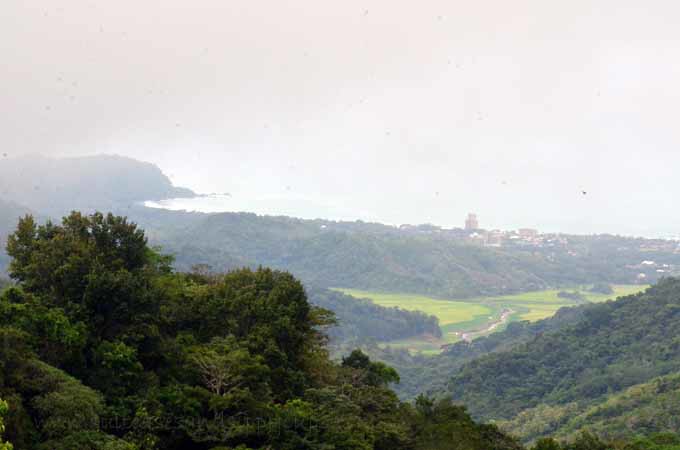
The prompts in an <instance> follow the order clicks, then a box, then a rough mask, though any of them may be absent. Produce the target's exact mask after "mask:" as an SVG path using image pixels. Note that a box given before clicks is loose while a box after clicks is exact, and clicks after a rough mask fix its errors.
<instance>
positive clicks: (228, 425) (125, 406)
mask: <svg viewBox="0 0 680 450" xmlns="http://www.w3.org/2000/svg"><path fill="white" fill-rule="evenodd" d="M7 251H8V253H9V255H10V256H11V257H12V262H11V264H10V270H9V272H10V275H11V276H12V278H13V279H14V280H15V281H16V282H17V286H16V287H10V288H9V289H8V290H6V291H5V292H4V293H3V294H2V296H1V297H0V334H1V335H2V340H3V342H4V343H5V344H7V345H4V346H2V349H1V351H0V364H1V367H2V375H3V376H2V377H1V378H0V396H1V397H2V398H3V399H4V400H5V401H7V404H8V406H9V409H8V411H7V414H6V416H5V425H6V430H5V438H6V439H7V440H8V441H9V442H12V443H13V444H14V446H15V448H17V449H51V450H52V449H64V450H66V449H74V448H78V449H107V450H112V449H174V448H176V449H180V448H181V449H206V450H207V449H217V448H239V449H246V448H253V449H255V448H263V449H264V448H277V449H291V450H292V449H304V448H309V449H331V448H337V449H370V448H376V449H388V448H389V449H400V448H403V449H421V448H422V449H429V448H441V446H442V445H445V444H442V443H443V442H449V441H450V440H451V439H454V440H455V442H458V443H459V444H457V445H459V447H458V448H461V449H463V448H465V449H468V448H469V449H480V450H483V449H484V450H486V449H499V450H501V449H519V448H520V446H519V444H517V442H516V441H515V440H513V439H511V438H509V437H507V436H505V435H503V434H502V433H500V432H499V431H498V430H497V429H496V428H495V427H493V426H487V425H477V424H475V423H474V422H472V420H471V419H470V418H469V416H468V415H467V414H466V413H465V410H464V408H462V407H460V406H456V405H453V404H452V403H451V402H450V401H445V400H442V401H437V402H435V401H432V400H429V399H427V398H425V397H422V398H421V399H419V401H418V402H416V404H415V405H413V406H412V405H409V404H404V403H400V402H399V401H398V399H397V397H396V395H395V394H394V393H393V392H392V391H391V390H390V389H389V387H388V384H389V383H393V382H396V381H398V375H397V373H396V372H395V371H394V370H393V369H391V368H389V367H388V366H386V365H384V364H382V363H378V362H372V361H371V360H369V359H368V357H366V355H364V354H363V353H361V352H359V351H355V352H352V353H351V354H350V355H349V356H347V357H345V358H344V359H343V360H342V362H341V363H340V364H336V363H333V362H331V361H330V360H329V359H328V357H327V353H326V350H325V342H326V337H325V336H324V334H323V332H322V331H323V330H324V329H325V328H326V327H328V326H329V325H331V324H332V322H333V317H332V314H331V313H330V312H328V311H326V310H323V309H320V308H318V307H313V306H311V305H310V304H309V302H308V301H307V296H306V292H305V290H304V288H303V287H302V285H301V284H300V282H299V281H297V280H296V279H295V278H293V277H292V276H291V275H289V274H287V273H283V272H277V271H272V270H269V269H258V270H256V271H252V270H249V269H244V270H239V271H234V272H231V273H228V274H226V275H210V274H202V273H196V272H195V273H176V272H174V271H173V269H172V266H171V263H172V259H171V258H170V257H167V256H163V255H161V254H160V253H158V252H156V251H154V250H153V249H151V248H150V247H149V246H148V245H147V243H146V238H145V236H144V233H143V232H142V231H141V230H139V229H138V228H137V227H136V226H135V225H134V224H132V223H130V222H128V221H127V220H126V219H124V218H122V217H116V216H113V215H107V216H104V215H101V214H94V215H92V216H85V215H81V214H79V213H73V214H71V215H70V216H68V217H66V218H64V220H63V222H62V223H61V224H59V225H57V224H53V223H50V222H48V223H46V224H44V225H38V224H37V223H36V222H35V220H34V219H33V218H32V217H30V216H29V217H26V218H24V219H22V220H21V221H20V222H19V225H18V227H17V229H16V231H15V232H14V233H13V234H12V235H11V236H10V238H9V240H8V244H7Z"/></svg>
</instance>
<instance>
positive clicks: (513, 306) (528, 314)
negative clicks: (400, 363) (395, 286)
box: [333, 285, 648, 355]
mask: <svg viewBox="0 0 680 450" xmlns="http://www.w3.org/2000/svg"><path fill="white" fill-rule="evenodd" d="M647 287H648V286H646V285H613V286H611V288H612V290H613V293H612V294H603V293H597V292H592V291H590V290H589V286H579V287H577V288H575V289H567V290H561V289H545V290H541V291H535V292H525V293H522V294H514V295H505V296H491V297H475V298H470V299H441V298H434V297H427V296H423V295H416V294H406V293H386V292H376V291H363V290H359V289H340V288H335V289H333V290H335V291H337V292H342V293H343V294H345V295H349V296H351V297H355V298H361V299H369V300H371V301H372V302H373V303H375V304H376V305H379V306H383V307H386V308H394V307H396V308H399V309H402V310H406V311H419V312H422V313H425V314H428V315H432V316H434V317H436V318H437V319H439V326H440V328H441V330H442V336H441V337H434V336H432V335H430V334H425V335H421V336H412V337H409V338H406V339H398V340H392V341H382V342H380V345H381V346H383V347H386V346H390V347H394V348H401V349H406V350H408V351H409V352H422V353H423V354H426V355H432V354H438V353H440V352H441V351H442V350H444V349H446V348H447V346H448V345H450V344H453V343H456V342H459V341H461V340H465V341H469V340H472V339H475V338H478V337H481V336H485V335H487V334H489V333H492V332H496V331H501V330H502V329H503V328H504V327H505V326H506V325H507V323H509V322H512V321H524V320H526V321H536V320H541V319H545V318H548V317H551V316H553V315H554V314H555V313H556V312H557V311H558V310H559V309H560V308H563V307H568V306H574V305H578V304H583V303H599V302H603V301H606V300H610V299H614V298H617V297H621V296H626V295H631V294H635V293H637V292H640V291H643V290H644V289H646V288H647ZM569 292H571V294H572V296H573V294H574V293H577V294H578V296H579V297H580V298H578V299H570V298H565V297H567V296H568V294H569ZM565 293H567V295H565Z"/></svg>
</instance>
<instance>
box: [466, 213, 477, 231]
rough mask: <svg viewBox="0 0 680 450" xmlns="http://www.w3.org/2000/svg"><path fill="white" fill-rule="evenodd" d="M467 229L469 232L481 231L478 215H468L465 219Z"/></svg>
mask: <svg viewBox="0 0 680 450" xmlns="http://www.w3.org/2000/svg"><path fill="white" fill-rule="evenodd" d="M465 229H466V230H468V231H472V230H479V222H478V221H477V214H472V213H470V214H468V216H467V219H465Z"/></svg>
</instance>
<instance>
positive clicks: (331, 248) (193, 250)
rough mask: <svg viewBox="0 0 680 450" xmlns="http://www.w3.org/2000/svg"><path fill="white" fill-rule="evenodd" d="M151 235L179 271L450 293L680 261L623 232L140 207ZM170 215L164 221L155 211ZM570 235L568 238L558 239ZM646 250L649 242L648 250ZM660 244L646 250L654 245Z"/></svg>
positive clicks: (650, 270)
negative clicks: (537, 234)
mask: <svg viewBox="0 0 680 450" xmlns="http://www.w3.org/2000/svg"><path fill="white" fill-rule="evenodd" d="M135 214H136V216H135V217H137V215H139V216H140V217H142V216H143V218H144V221H145V223H147V224H148V226H149V227H151V228H152V229H153V230H154V235H155V236H156V237H155V240H154V242H158V243H159V244H161V245H163V247H164V248H167V249H169V250H171V251H172V252H173V253H174V254H176V255H177V258H178V259H177V260H178V264H179V266H180V267H181V268H184V269H188V268H190V267H191V266H193V265H194V264H200V263H204V264H208V265H210V266H212V267H213V268H214V269H215V270H217V271H223V270H230V269H233V268H236V267H242V266H249V267H252V268H255V267H257V266H258V265H266V266H269V267H274V268H276V269H280V270H287V271H290V272H292V273H293V274H294V275H295V276H296V277H299V278H300V279H302V280H303V281H304V282H305V284H313V285H318V286H322V287H348V288H355V289H366V290H378V291H388V292H407V293H408V292H410V293H417V294H422V295H431V296H440V297H447V298H461V297H474V296H481V295H497V294H508V293H516V292H522V291H530V290H538V289H543V288H548V287H555V286H573V285H583V284H593V283H599V282H606V283H636V282H637V276H638V274H639V273H640V272H644V273H645V275H646V276H647V278H646V279H647V281H649V282H654V281H655V280H657V279H659V277H660V274H659V273H657V272H656V268H655V267H651V266H650V267H642V268H640V267H636V266H637V265H639V264H640V262H641V261H642V260H644V259H653V260H655V261H656V262H657V263H659V264H669V265H676V266H677V265H680V254H677V253H675V252H674V250H675V248H676V245H675V244H673V243H669V242H667V241H646V240H642V239H632V238H623V237H619V236H608V235H601V236H560V237H559V242H558V239H557V238H555V239H554V242H550V243H546V244H545V245H541V246H537V247H526V246H523V245H519V244H513V243H512V242H508V243H507V245H504V246H503V247H501V248H490V247H482V246H478V245H474V244H471V243H470V242H469V241H468V240H466V239H465V238H464V237H462V236H461V235H460V232H459V231H457V230H437V229H435V230H423V231H419V230H408V229H406V230H404V229H398V228H394V227H390V226H385V225H380V224H371V223H364V222H360V221H357V222H332V221H323V220H301V219H294V218H289V217H269V216H257V215H255V214H248V213H221V214H210V215H195V216H193V217H194V219H195V220H188V219H187V215H186V213H177V221H180V222H181V223H185V224H186V226H184V227H182V228H181V229H180V228H177V227H175V226H174V225H167V223H168V222H169V223H171V224H174V223H175V220H173V219H172V217H173V213H171V212H167V211H165V212H158V213H154V212H148V211H139V212H137V211H135ZM154 214H158V215H159V216H161V215H162V217H164V218H166V219H167V220H164V221H161V220H158V219H154V217H153V215H154ZM562 240H564V241H562ZM643 247H644V248H643ZM650 247H652V248H654V249H653V250H650V249H649V248H650Z"/></svg>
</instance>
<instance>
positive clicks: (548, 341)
mask: <svg viewBox="0 0 680 450" xmlns="http://www.w3.org/2000/svg"><path fill="white" fill-rule="evenodd" d="M581 312H582V318H580V319H579V320H577V321H575V322H571V323H569V324H568V325H567V326H563V327H562V328H560V329H558V330H553V331H551V330H547V331H546V332H545V333H542V334H539V335H536V337H535V338H533V339H530V340H529V341H527V342H526V343H524V344H520V345H518V346H516V347H515V348H512V349H511V350H509V351H504V352H495V353H492V354H487V355H484V356H482V357H480V358H478V359H475V360H472V361H470V362H468V363H466V364H465V365H464V366H463V367H462V368H461V369H460V371H459V372H458V373H457V374H456V375H455V376H454V377H453V379H452V380H451V381H450V383H449V391H450V393H451V395H452V397H453V398H454V399H456V400H457V401H462V402H464V403H465V404H467V405H469V407H470V411H471V413H472V414H473V415H474V416H475V417H478V418H483V419H485V420H506V421H507V420H512V419H513V418H515V417H517V416H518V415H521V414H523V413H526V411H528V410H531V409H532V408H541V407H544V408H545V407H547V408H557V409H561V408H566V409H565V411H567V412H568V414H573V415H578V414H579V411H585V409H583V408H584V407H587V406H590V405H596V404H598V403H600V402H602V401H604V400H606V399H607V398H609V397H610V396H611V395H613V394H616V393H620V392H623V391H624V390H625V389H627V388H629V387H631V386H634V385H637V384H641V383H647V382H649V381H651V380H652V379H654V378H655V377H659V376H665V375H669V374H672V373H674V372H678V371H680V337H678V335H677V333H674V332H672V331H671V330H678V329H680V280H677V279H666V280H663V281H661V282H660V283H659V284H658V285H655V286H653V287H651V288H649V289H648V290H647V291H645V292H644V293H641V294H636V295H632V296H628V297H624V298H621V299H618V300H617V301H612V302H606V303H600V304H597V305H589V306H587V307H583V308H582V311H581ZM573 404H577V405H578V408H577V409H576V410H571V409H569V408H570V407H572V406H570V407H567V405H573ZM679 413H680V411H679ZM565 420H566V419H565ZM515 431H518V430H516V429H514V428H513V432H515ZM557 431H558V432H559V430H557ZM658 431H661V430H658Z"/></svg>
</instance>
